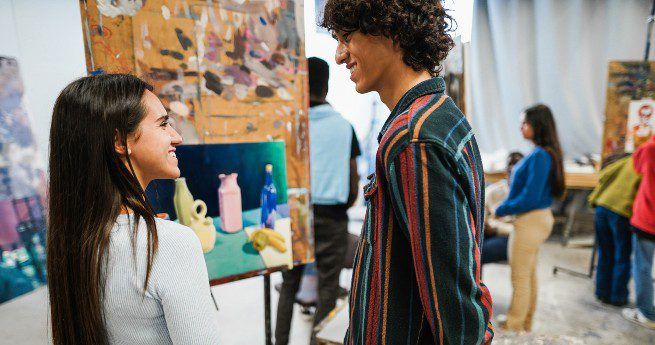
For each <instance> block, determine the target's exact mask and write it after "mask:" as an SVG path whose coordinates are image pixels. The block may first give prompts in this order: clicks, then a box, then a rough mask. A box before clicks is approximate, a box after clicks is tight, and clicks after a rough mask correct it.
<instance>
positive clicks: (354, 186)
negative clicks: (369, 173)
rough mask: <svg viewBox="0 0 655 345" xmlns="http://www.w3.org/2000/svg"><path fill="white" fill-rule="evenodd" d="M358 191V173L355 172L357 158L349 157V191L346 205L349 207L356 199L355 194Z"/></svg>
mask: <svg viewBox="0 0 655 345" xmlns="http://www.w3.org/2000/svg"><path fill="white" fill-rule="evenodd" d="M358 191H359V173H357V160H356V159H354V158H351V159H350V192H349V193H348V202H346V207H348V208H350V207H352V206H353V205H354V204H355V201H357V194H358Z"/></svg>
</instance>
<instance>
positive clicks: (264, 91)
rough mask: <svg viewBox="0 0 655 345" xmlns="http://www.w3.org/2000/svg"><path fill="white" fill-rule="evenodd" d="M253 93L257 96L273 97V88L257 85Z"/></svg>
mask: <svg viewBox="0 0 655 345" xmlns="http://www.w3.org/2000/svg"><path fill="white" fill-rule="evenodd" d="M255 94H256V95H257V96H259V97H262V98H270V97H273V94H274V93H273V89H271V88H270V87H268V86H264V85H258V86H257V88H256V89H255Z"/></svg>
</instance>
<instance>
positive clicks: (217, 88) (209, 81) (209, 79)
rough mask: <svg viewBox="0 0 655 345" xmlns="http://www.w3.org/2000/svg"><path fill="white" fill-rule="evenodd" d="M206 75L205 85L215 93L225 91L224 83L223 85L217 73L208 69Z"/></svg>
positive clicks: (218, 93)
mask: <svg viewBox="0 0 655 345" xmlns="http://www.w3.org/2000/svg"><path fill="white" fill-rule="evenodd" d="M203 76H204V77H205V86H206V87H207V88H208V89H210V90H212V91H214V93H215V94H217V95H220V94H221V93H222V92H223V85H221V78H220V77H219V76H217V75H216V74H214V73H212V72H210V71H207V72H205V74H203Z"/></svg>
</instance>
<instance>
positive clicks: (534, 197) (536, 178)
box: [496, 150, 552, 217]
mask: <svg viewBox="0 0 655 345" xmlns="http://www.w3.org/2000/svg"><path fill="white" fill-rule="evenodd" d="M526 164H528V165H527V166H526V167H525V168H526V169H528V173H527V175H528V176H527V180H526V182H525V184H524V185H523V189H522V190H521V191H520V193H519V194H518V195H516V196H515V197H513V198H511V199H510V198H507V199H506V200H505V201H504V202H503V203H502V204H500V206H498V208H497V209H496V216H499V217H502V216H507V215H514V214H521V213H525V212H527V211H530V210H533V209H534V208H535V207H536V204H537V202H538V201H539V199H538V197H539V196H541V195H542V194H543V193H544V189H546V186H547V183H548V177H549V175H550V167H551V164H552V162H551V158H550V155H549V154H548V153H547V152H546V151H543V150H541V151H539V152H537V153H536V154H535V155H534V156H533V157H531V158H530V159H529V160H528V161H527V162H526ZM509 194H510V195H512V194H513V193H512V192H511V191H510V193H509Z"/></svg>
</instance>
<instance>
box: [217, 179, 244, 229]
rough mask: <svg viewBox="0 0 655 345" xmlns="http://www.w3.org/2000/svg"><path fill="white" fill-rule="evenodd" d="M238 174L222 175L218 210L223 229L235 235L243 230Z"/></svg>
mask: <svg viewBox="0 0 655 345" xmlns="http://www.w3.org/2000/svg"><path fill="white" fill-rule="evenodd" d="M237 176H238V175H237V174H229V175H225V174H220V175H218V178H219V179H220V180H221V186H220V187H219V188H218V209H219V212H220V217H221V228H222V229H223V231H225V232H229V233H234V232H238V231H240V230H241V229H243V219H242V218H241V188H239V185H238V184H237Z"/></svg>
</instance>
